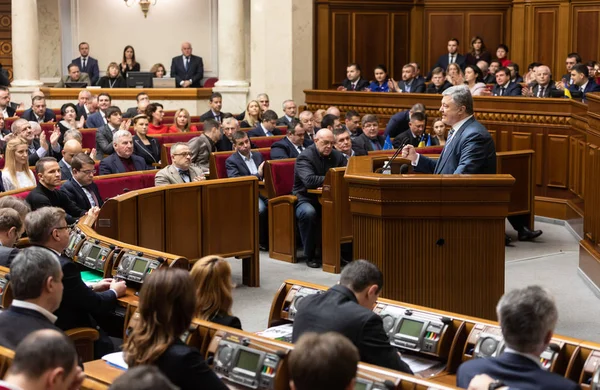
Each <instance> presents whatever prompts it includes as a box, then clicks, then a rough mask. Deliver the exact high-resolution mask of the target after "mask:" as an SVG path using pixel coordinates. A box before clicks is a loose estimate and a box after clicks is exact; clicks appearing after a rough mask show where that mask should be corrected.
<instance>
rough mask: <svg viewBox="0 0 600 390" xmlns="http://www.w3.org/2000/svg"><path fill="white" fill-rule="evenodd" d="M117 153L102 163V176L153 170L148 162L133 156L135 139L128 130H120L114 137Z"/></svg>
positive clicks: (114, 146)
mask: <svg viewBox="0 0 600 390" xmlns="http://www.w3.org/2000/svg"><path fill="white" fill-rule="evenodd" d="M113 148H114V149H115V152H114V153H113V154H111V155H110V156H108V157H107V158H105V159H104V160H102V161H101V162H100V174H101V175H110V174H112V173H125V172H134V171H145V170H146V169H151V168H150V167H149V166H148V165H146V160H144V159H143V158H142V157H140V156H136V155H135V154H133V137H132V136H131V133H130V132H129V131H127V130H118V131H117V132H116V133H115V134H114V135H113Z"/></svg>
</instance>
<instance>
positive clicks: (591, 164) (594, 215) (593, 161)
mask: <svg viewBox="0 0 600 390" xmlns="http://www.w3.org/2000/svg"><path fill="white" fill-rule="evenodd" d="M586 166H587V167H588V169H587V171H586V176H585V195H586V199H585V214H584V224H583V228H584V236H585V238H587V239H589V240H590V241H592V243H594V244H595V245H596V246H597V245H598V244H599V243H600V215H599V214H600V207H598V205H599V204H600V180H598V178H597V173H598V172H600V148H598V146H596V145H593V144H589V145H588V146H587V153H586Z"/></svg>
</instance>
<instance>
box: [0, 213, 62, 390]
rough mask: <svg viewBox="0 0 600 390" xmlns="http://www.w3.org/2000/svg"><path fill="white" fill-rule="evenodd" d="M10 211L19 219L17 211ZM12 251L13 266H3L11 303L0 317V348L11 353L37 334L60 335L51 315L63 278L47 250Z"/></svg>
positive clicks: (59, 293) (37, 248)
mask: <svg viewBox="0 0 600 390" xmlns="http://www.w3.org/2000/svg"><path fill="white" fill-rule="evenodd" d="M0 210H6V209H0ZM10 211H12V212H13V213H15V214H16V218H17V219H19V216H18V214H17V212H16V211H14V210H10ZM19 223H20V220H19ZM21 228H22V226H21ZM12 251H13V252H16V254H15V256H16V257H14V260H13V261H12V263H9V264H7V265H5V264H2V265H3V266H5V267H8V266H10V284H11V286H12V291H13V301H12V302H11V304H10V306H9V307H8V308H7V309H6V310H4V311H2V312H1V313H0V327H1V328H2V332H0V345H1V346H3V347H4V348H8V349H12V350H13V351H14V350H15V349H16V348H17V345H19V343H20V342H21V341H23V339H24V338H25V337H27V336H28V335H30V334H31V333H33V332H35V331H37V330H41V329H53V330H56V331H60V329H59V328H57V327H56V326H55V325H54V323H55V322H56V316H55V315H54V314H52V313H53V312H55V311H56V309H58V307H59V306H60V302H61V300H62V296H63V284H62V278H63V275H62V270H61V266H60V262H59V261H58V259H57V258H56V254H54V253H52V252H51V251H49V250H47V249H44V248H40V247H35V246H32V247H29V248H25V249H23V250H21V251H19V250H18V249H16V248H12ZM0 388H1V387H0Z"/></svg>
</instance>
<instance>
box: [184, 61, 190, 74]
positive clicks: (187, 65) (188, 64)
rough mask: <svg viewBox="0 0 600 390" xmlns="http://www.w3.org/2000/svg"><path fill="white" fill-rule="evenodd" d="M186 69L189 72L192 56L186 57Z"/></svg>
mask: <svg viewBox="0 0 600 390" xmlns="http://www.w3.org/2000/svg"><path fill="white" fill-rule="evenodd" d="M184 64H185V71H186V72H187V70H188V68H189V67H190V57H185V61H184Z"/></svg>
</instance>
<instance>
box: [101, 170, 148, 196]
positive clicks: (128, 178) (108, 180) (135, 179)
mask: <svg viewBox="0 0 600 390" xmlns="http://www.w3.org/2000/svg"><path fill="white" fill-rule="evenodd" d="M157 172H158V171H157V170H151V171H138V172H128V173H116V174H114V175H103V176H98V177H97V178H95V179H94V183H96V185H97V186H98V191H99V192H100V195H102V198H103V199H107V198H112V197H113V196H117V195H120V194H122V193H124V192H128V191H134V190H141V189H143V188H149V187H153V186H154V176H155V175H156V173H157Z"/></svg>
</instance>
